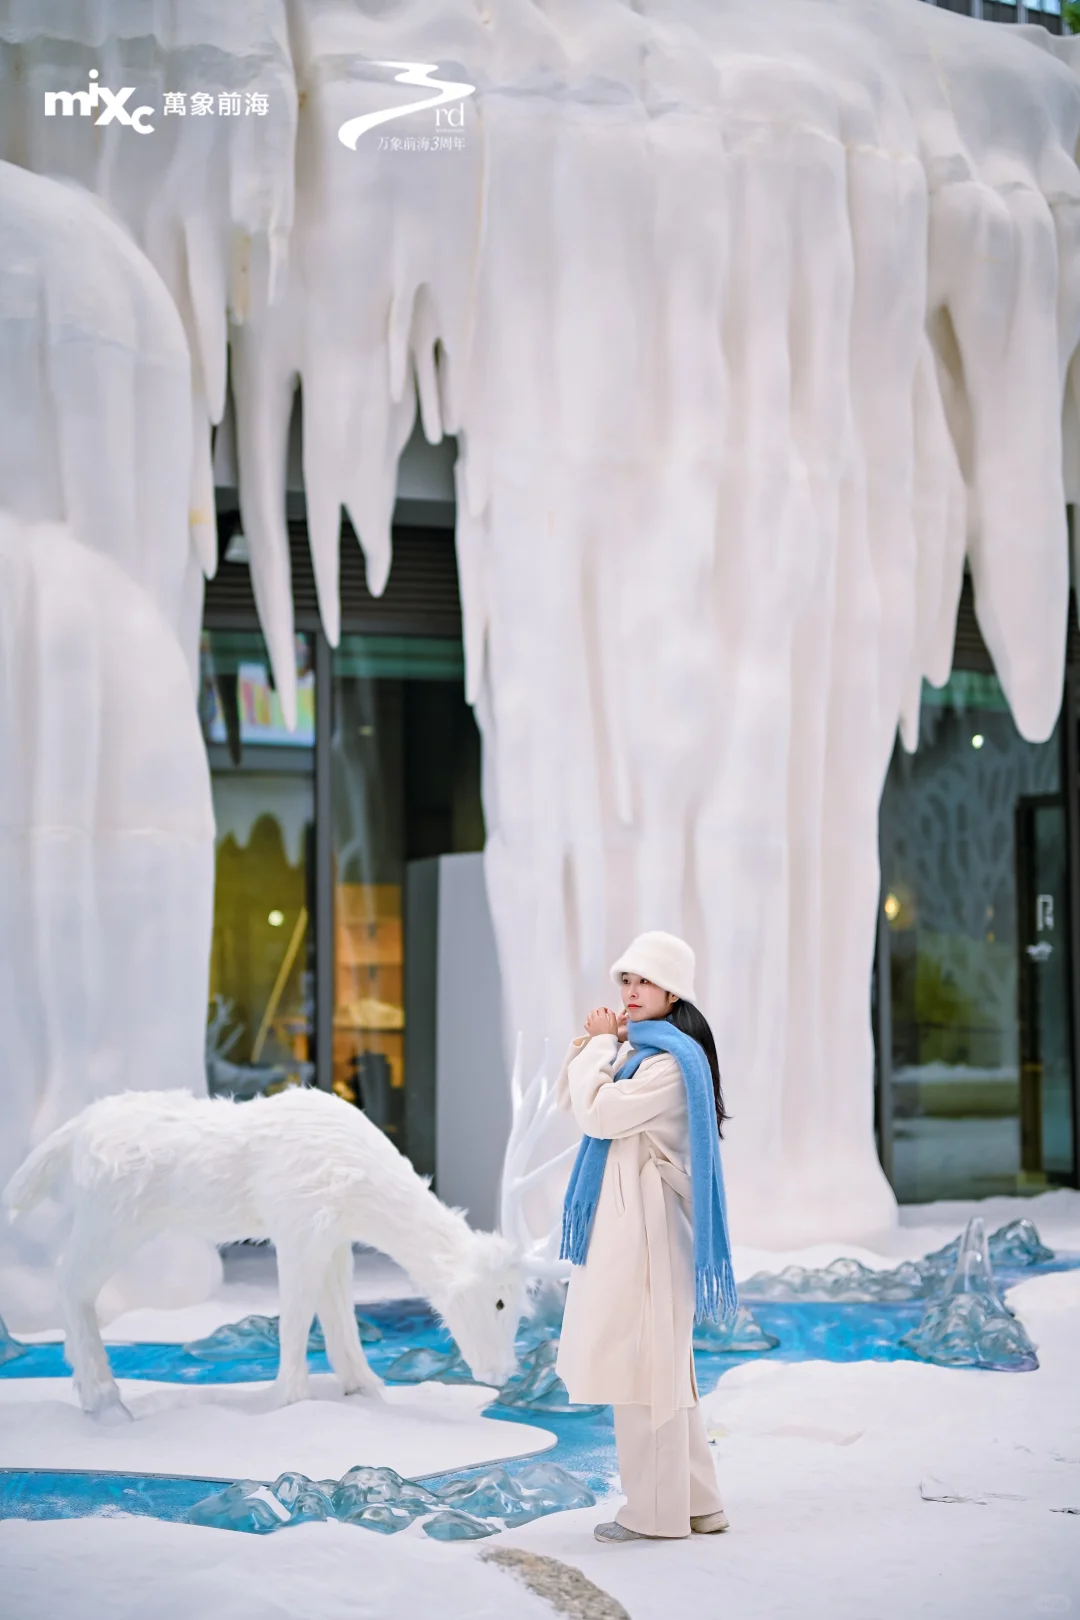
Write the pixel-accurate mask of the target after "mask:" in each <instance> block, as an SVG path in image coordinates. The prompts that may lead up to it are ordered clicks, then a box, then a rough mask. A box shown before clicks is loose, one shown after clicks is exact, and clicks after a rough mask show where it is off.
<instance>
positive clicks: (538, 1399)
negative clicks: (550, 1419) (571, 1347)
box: [495, 1339, 604, 1416]
mask: <svg viewBox="0 0 1080 1620" xmlns="http://www.w3.org/2000/svg"><path fill="white" fill-rule="evenodd" d="M558 1350H559V1341H558V1339H543V1340H542V1341H541V1342H540V1343H539V1344H537V1345H535V1346H534V1348H533V1349H531V1350H528V1351H526V1353H525V1354H524V1355H523V1356H522V1357H521V1366H520V1369H519V1371H518V1372H516V1373H514V1375H513V1377H512V1378H509V1379H508V1380H507V1382H506V1383H505V1384H504V1385H503V1387H502V1389H500V1391H499V1393H498V1395H497V1396H496V1397H495V1405H496V1406H509V1407H514V1408H515V1409H516V1410H518V1411H521V1412H567V1413H575V1414H577V1415H578V1416H584V1415H585V1414H595V1413H597V1412H602V1411H603V1410H604V1408H603V1407H602V1406H575V1405H574V1403H573V1402H572V1401H571V1399H570V1397H569V1395H568V1394H567V1391H566V1385H565V1384H564V1383H563V1381H562V1379H561V1378H560V1377H559V1375H558V1373H557V1372H556V1371H555V1357H556V1356H557V1354H558Z"/></svg>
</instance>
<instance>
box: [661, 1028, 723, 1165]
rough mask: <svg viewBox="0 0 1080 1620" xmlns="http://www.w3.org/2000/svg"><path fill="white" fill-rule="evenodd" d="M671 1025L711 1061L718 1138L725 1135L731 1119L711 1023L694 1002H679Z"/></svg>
mask: <svg viewBox="0 0 1080 1620" xmlns="http://www.w3.org/2000/svg"><path fill="white" fill-rule="evenodd" d="M667 1021H668V1023H669V1024H674V1025H675V1028H676V1029H681V1030H682V1032H683V1034H684V1035H689V1036H690V1038H691V1039H692V1040H695V1041H697V1043H698V1045H699V1046H700V1047H701V1049H702V1051H703V1052H704V1053H705V1056H706V1057H707V1058H708V1060H709V1068H710V1069H711V1070H712V1088H713V1096H714V1097H715V1099H716V1132H717V1135H718V1136H721V1137H722V1136H723V1134H724V1121H725V1119H728V1118H730V1115H729V1114H728V1111H727V1109H726V1108H725V1107H724V1093H723V1092H722V1091H721V1089H720V1060H719V1058H718V1057H717V1055H716V1042H715V1041H714V1040H713V1032H712V1030H711V1029H710V1028H709V1021H708V1019H707V1018H706V1017H705V1014H704V1013H703V1012H700V1011H699V1010H698V1008H697V1007H695V1006H694V1003H693V1002H692V1001H677V1002H676V1003H675V1005H674V1006H673V1007H672V1009H671V1011H670V1012H669V1013H668V1015H667Z"/></svg>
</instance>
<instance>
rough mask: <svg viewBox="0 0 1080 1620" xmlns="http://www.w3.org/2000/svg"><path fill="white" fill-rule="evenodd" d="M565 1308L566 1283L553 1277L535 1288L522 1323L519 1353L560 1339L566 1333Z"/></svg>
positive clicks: (518, 1343)
mask: <svg viewBox="0 0 1080 1620" xmlns="http://www.w3.org/2000/svg"><path fill="white" fill-rule="evenodd" d="M565 1309H566V1283H565V1282H560V1281H558V1280H557V1279H555V1278H551V1279H545V1280H544V1281H543V1282H541V1283H538V1284H536V1285H534V1287H533V1288H532V1290H531V1292H530V1294H529V1297H528V1299H527V1300H526V1303H525V1310H524V1313H523V1314H522V1318H521V1321H520V1323H519V1324H518V1331H517V1338H516V1340H515V1344H516V1347H517V1350H518V1354H519V1355H522V1354H526V1353H527V1352H528V1351H530V1350H534V1349H535V1348H536V1346H537V1345H538V1344H542V1343H543V1342H544V1340H545V1339H557V1338H558V1337H559V1334H560V1333H561V1332H562V1323H563V1312H564V1311H565Z"/></svg>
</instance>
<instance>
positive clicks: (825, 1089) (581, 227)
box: [237, 0, 1080, 1242]
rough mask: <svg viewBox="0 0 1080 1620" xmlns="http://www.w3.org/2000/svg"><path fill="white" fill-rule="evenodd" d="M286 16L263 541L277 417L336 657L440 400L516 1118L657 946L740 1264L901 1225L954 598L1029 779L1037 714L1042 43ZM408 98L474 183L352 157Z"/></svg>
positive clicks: (245, 428) (1079, 99) (428, 16)
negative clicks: (887, 898) (626, 959)
mask: <svg viewBox="0 0 1080 1620" xmlns="http://www.w3.org/2000/svg"><path fill="white" fill-rule="evenodd" d="M296 15H297V24H298V26H297V28H296V30H295V33H294V50H295V52H296V58H297V72H298V75H299V77H300V81H301V84H302V86H303V90H304V107H303V111H302V114H301V118H300V147H299V161H298V186H297V218H296V228H295V232H294V252H293V256H292V262H291V266H290V277H291V280H290V287H289V292H288V295H287V297H286V299H285V301H284V302H283V304H282V305H281V306H280V307H279V308H277V309H275V310H271V311H270V313H269V315H268V317H267V320H266V322H265V323H260V322H259V321H258V320H255V321H252V322H251V323H249V324H248V326H247V328H246V329H245V331H244V333H243V334H241V335H240V339H239V346H238V355H239V358H240V360H241V363H240V364H238V366H237V382H238V387H237V419H238V431H239V435H240V443H241V483H242V484H244V485H246V494H245V497H244V526H245V531H246V532H247V534H248V537H249V541H250V542H251V543H252V545H253V546H254V547H256V548H258V547H268V548H273V549H274V551H275V553H276V554H277V555H278V556H279V557H280V556H281V555H283V549H284V535H283V528H282V517H281V488H282V482H283V476H282V460H283V446H284V442H285V427H286V422H287V415H288V411H289V408H290V405H291V395H292V382H293V378H294V376H298V377H299V379H300V383H301V386H302V389H303V395H304V425H305V442H304V461H305V484H306V491H307V501H308V512H309V521H310V528H311V536H312V547H313V553H314V557H315V561H316V567H317V570H318V575H319V585H320V593H321V601H322V605H323V613H324V619H325V622H326V624H327V627H328V630H329V632H330V634H331V636H332V637H333V635H334V634H335V633H336V625H337V619H336V612H337V610H336V601H335V584H336V581H335V569H336V548H337V533H338V516H339V506H340V505H341V504H345V505H346V506H347V508H348V510H349V513H350V515H351V517H352V519H353V522H354V524H355V526H356V528H357V531H358V533H359V535H360V538H361V542H362V544H363V545H364V547H365V550H366V552H367V557H368V567H369V578H370V579H371V582H372V585H373V587H374V588H375V589H378V588H379V587H380V585H381V583H382V581H383V579H384V578H385V576H386V571H387V566H388V560H389V520H390V513H391V509H392V498H393V487H394V468H395V462H396V457H397V454H398V452H399V450H400V447H401V445H402V443H403V442H404V440H405V439H406V437H407V435H408V433H409V431H410V428H411V426H412V422H413V412H414V404H413V395H414V379H415V386H416V389H417V390H418V392H419V398H420V405H421V410H422V416H423V423H424V428H425V431H426V433H427V435H428V437H429V438H436V437H438V436H439V434H440V433H441V432H444V431H449V432H455V433H456V434H457V435H458V439H459V445H460V446H461V455H460V459H459V463H458V469H457V473H458V480H457V481H458V529H457V546H458V558H459V566H460V574H461V587H462V600H463V606H464V613H465V635H466V650H467V662H468V685H469V696H470V697H471V699H472V700H473V701H474V703H475V704H476V708H477V714H478V717H479V719H480V723H481V727H482V730H483V736H484V744H485V766H484V770H485V780H484V802H485V808H486V812H487V818H488V831H489V839H488V848H487V875H488V883H489V892H490V896H491V902H492V908H493V912H494V916H495V922H496V929H497V935H498V940H499V947H500V959H501V963H502V968H503V973H504V979H505V986H506V996H507V1012H508V1020H507V1022H508V1025H509V1028H510V1029H511V1030H512V1031H514V1030H518V1029H520V1030H522V1031H524V1034H525V1061H526V1064H527V1072H531V1068H532V1065H534V1064H535V1062H536V1061H537V1059H538V1057H539V1053H540V1047H541V1042H542V1040H543V1038H544V1037H545V1036H549V1037H553V1038H554V1039H555V1040H556V1041H557V1042H558V1041H559V1040H561V1039H562V1038H564V1036H565V1034H568V1033H569V1032H570V1031H571V1030H572V1029H573V1028H574V1027H575V1026H576V1025H577V1023H578V1020H579V1018H580V1016H581V1009H582V1008H583V1007H584V1006H586V1005H589V1004H591V1003H592V1002H593V1001H595V999H596V998H597V995H598V994H601V993H603V989H604V985H605V979H604V973H603V970H604V967H605V965H606V963H607V962H608V961H610V960H611V958H612V956H613V955H614V954H615V952H616V950H617V949H618V948H619V946H620V945H621V944H623V943H624V941H625V939H626V938H627V937H629V936H630V935H631V934H632V933H633V932H634V931H635V930H636V929H638V928H641V927H662V928H669V929H672V930H675V931H677V932H683V933H686V934H687V935H688V936H689V937H690V938H691V940H692V941H693V942H694V944H695V946H696V947H697V948H698V951H699V959H700V971H699V982H700V984H701V986H702V992H701V999H702V1001H703V1004H704V1007H705V1009H706V1011H707V1012H708V1014H709V1016H710V1018H711V1019H712V1020H713V1022H714V1024H715V1027H716V1030H717V1035H718V1044H719V1047H720V1051H721V1053H722V1054H723V1064H724V1069H725V1074H726V1080H727V1087H728V1094H729V1098H730V1104H731V1108H732V1113H733V1120H732V1126H731V1131H730V1147H729V1150H728V1162H729V1164H730V1179H729V1186H730V1192H731V1200H732V1208H733V1212H734V1215H733V1219H734V1223H735V1229H736V1232H737V1234H738V1235H740V1236H742V1237H744V1238H750V1237H753V1238H754V1239H755V1240H756V1241H759V1242H765V1241H771V1240H776V1241H779V1242H784V1241H788V1240H792V1239H793V1238H794V1237H795V1235H796V1234H798V1235H799V1236H800V1237H802V1238H804V1239H805V1238H808V1237H810V1236H824V1235H826V1234H828V1233H830V1232H836V1231H841V1230H846V1231H849V1232H850V1231H852V1230H855V1229H858V1228H863V1229H866V1228H871V1227H873V1226H875V1225H879V1224H882V1223H884V1222H887V1221H888V1220H890V1219H891V1218H892V1214H893V1207H894V1206H893V1200H892V1195H891V1192H890V1190H889V1188H888V1186H887V1184H886V1182H885V1180H884V1177H883V1176H882V1174H881V1171H880V1169H879V1167H878V1163H877V1158H876V1154H875V1150H874V1142H873V1131H872V1085H871V1076H872V1063H873V1053H872V1042H871V1031H870V1019H869V1008H868V984H869V978H870V970H871V964H872V960H873V951H874V934H875V918H876V908H877V896H878V862H877V807H878V800H879V796H880V792H881V788H882V783H883V780H884V776H885V772H886V769H887V765H888V760H889V756H890V753H891V750H892V746H893V739H894V737H895V734H896V728H897V724H898V722H902V724H903V731H904V735H905V738H906V739H907V740H908V741H909V742H913V740H914V738H915V736H916V732H917V713H918V703H919V690H920V683H921V680H922V678H923V676H927V677H928V678H930V679H931V680H932V681H935V682H938V683H940V682H941V681H942V680H944V678H945V677H946V676H947V674H948V670H949V663H950V656H951V645H952V634H953V626H954V622H955V613H956V605H957V601H958V597H959V591H960V584H961V577H962V569H963V561H964V556H965V551H966V552H967V554H968V556H969V557H970V563H971V569H972V573H973V577H974V583H975V591H976V600H977V607H978V613H979V618H980V622H981V624H982V627H983V631H984V634H985V636H986V639H987V642H988V644H989V646H990V648H991V651H992V652H993V655H994V658H995V661H996V664H997V667H998V670H999V673H1000V675H1001V679H1002V682H1003V685H1004V687H1005V690H1006V692H1007V694H1008V697H1009V701H1010V703H1011V705H1012V708H1013V712H1014V714H1015V716H1016V719H1017V723H1018V725H1019V726H1020V729H1021V730H1022V732H1023V733H1024V734H1025V735H1026V736H1028V737H1030V738H1043V737H1046V736H1047V735H1048V734H1049V732H1050V730H1051V728H1052V726H1053V723H1054V719H1055V716H1056V713H1057V709H1058V706H1059V701H1060V693H1061V681H1062V668H1063V657H1064V640H1065V622H1066V605H1067V592H1068V559H1067V541H1066V527H1065V488H1064V484H1063V471H1062V434H1061V420H1062V411H1063V408H1064V407H1065V405H1066V379H1067V375H1068V367H1069V363H1070V359H1071V357H1072V354H1073V352H1074V349H1075V346H1076V342H1077V337H1078V318H1080V263H1078V262H1077V256H1076V232H1077V223H1078V219H1080V216H1078V213H1077V208H1076V200H1077V196H1078V188H1080V177H1078V174H1077V170H1076V167H1075V163H1074V154H1075V150H1076V141H1077V132H1078V127H1080V85H1078V83H1077V80H1076V78H1075V76H1074V75H1073V73H1072V72H1071V70H1070V67H1069V66H1068V65H1067V63H1066V62H1064V61H1061V60H1058V59H1057V58H1056V57H1055V56H1054V55H1053V54H1052V51H1051V48H1050V46H1051V41H1050V38H1049V36H1048V35H1044V34H1043V33H1042V31H1033V33H1032V34H1031V36H1029V37H1023V36H1018V35H1017V34H1016V33H1015V32H1013V31H1010V30H1005V29H1000V28H994V27H991V26H989V25H980V24H978V23H973V22H971V21H970V20H968V19H965V18H961V17H957V16H954V15H952V14H950V13H947V12H945V11H942V10H938V9H936V8H933V7H930V6H926V5H923V4H919V3H917V0H789V3H779V4H775V5H772V6H768V7H763V6H761V5H760V3H758V0H724V3H719V0H709V3H705V0H668V3H663V0H645V3H643V4H638V5H635V6H630V5H628V4H625V3H620V0H572V3H571V0H557V3H548V4H545V5H543V6H540V5H536V4H533V3H527V0H504V3H496V0H491V3H490V4H487V5H485V6H479V5H474V4H472V3H465V0H458V3H450V0H441V3H440V0H432V3H429V4H426V5H422V6H420V5H417V6H411V7H409V8H407V9H406V8H404V7H391V8H388V9H387V8H380V9H379V11H378V13H377V14H374V13H372V12H370V11H369V10H368V9H367V8H363V9H361V8H359V7H356V6H352V5H347V4H343V3H341V0H308V3H307V4H305V5H303V6H301V7H298V8H297V14H296ZM1040 42H1041V43H1040ZM1044 47H1045V48H1044ZM1055 47H1056V42H1055ZM1056 48H1060V49H1062V50H1065V51H1067V50H1068V49H1069V44H1068V42H1066V44H1065V45H1064V46H1061V47H1056ZM387 61H398V62H404V61H425V62H431V63H436V62H437V63H438V64H439V68H440V72H441V74H442V75H443V76H444V77H447V78H452V79H455V80H457V79H462V80H465V81H467V82H469V83H472V84H474V85H475V86H476V94H475V97H474V98H471V99H470V100H469V101H468V102H466V103H465V104H464V105H465V112H464V131H465V135H466V140H465V145H464V147H463V148H462V149H461V150H459V151H454V152H440V153H438V154H435V153H431V154H428V153H425V152H424V151H423V150H422V149H421V150H407V149H405V148H404V146H403V147H402V148H401V149H399V150H396V151H395V150H393V149H383V150H379V149H378V148H377V146H376V143H375V140H374V137H373V136H366V137H364V138H362V140H361V141H360V142H358V143H357V147H356V150H355V151H353V150H350V149H349V148H348V147H346V146H345V145H344V144H343V143H342V142H341V141H340V140H339V139H338V136H337V131H338V128H339V127H340V125H341V123H342V122H344V121H345V119H346V118H348V117H355V116H357V115H358V114H360V113H363V112H367V111H370V110H372V109H373V108H376V107H378V106H380V105H383V106H385V105H393V104H394V101H393V98H394V97H395V96H396V97H397V98H398V99H399V101H400V102H404V101H405V100H407V99H409V98H410V97H412V98H413V99H415V98H416V92H415V90H409V89H405V88H399V87H397V86H395V85H394V84H392V83H391V82H390V81H391V79H392V77H393V75H392V71H391V70H389V69H387V68H386V67H385V66H378V65H377V64H379V63H386V62H387ZM434 119H435V114H433V113H431V112H426V113H417V114H413V115H410V118H409V119H402V120H400V121H399V122H398V123H397V124H396V125H394V126H393V127H394V128H395V129H396V130H397V131H398V132H399V133H401V134H404V133H406V132H409V131H411V132H414V133H416V132H429V131H430V130H433V129H434ZM365 140H366V141H367V145H366V146H365V144H364V141H365ZM1067 398H1068V411H1067V414H1069V415H1070V419H1071V422H1072V427H1071V439H1072V441H1075V439H1076V433H1075V418H1074V417H1073V416H1072V411H1073V404H1072V402H1073V394H1072V391H1071V389H1070V390H1069V392H1068V396H1067ZM1074 459H1075V458H1074ZM276 566H277V569H278V572H279V574H280V573H281V572H282V564H281V563H278V564H277V565H276Z"/></svg>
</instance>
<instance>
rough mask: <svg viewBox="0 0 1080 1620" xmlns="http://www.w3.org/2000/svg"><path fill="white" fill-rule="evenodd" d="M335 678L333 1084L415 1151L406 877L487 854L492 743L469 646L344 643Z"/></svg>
mask: <svg viewBox="0 0 1080 1620" xmlns="http://www.w3.org/2000/svg"><path fill="white" fill-rule="evenodd" d="M333 668H334V693H333V733H332V742H331V749H332V783H333V847H334V956H335V963H334V978H335V984H334V1061H333V1085H334V1090H335V1091H336V1092H338V1094H339V1095H340V1096H343V1097H347V1098H349V1099H350V1100H352V1101H355V1102H357V1103H358V1104H359V1106H361V1107H362V1108H363V1109H364V1110H365V1112H366V1113H368V1115H369V1116H370V1117H371V1118H372V1119H373V1120H375V1122H376V1123H377V1124H378V1125H379V1126H381V1127H382V1129H383V1130H385V1131H386V1132H387V1134H388V1135H389V1136H390V1137H391V1139H392V1140H393V1141H394V1142H395V1143H396V1144H397V1145H398V1146H399V1147H401V1148H402V1149H403V1151H406V1152H407V1151H409V1144H408V1141H407V1137H406V1106H405V1097H406V1092H405V1041H406V1038H407V1027H406V1008H405V996H404V973H405V939H404V927H403V920H404V895H405V882H406V871H407V866H408V863H409V862H410V861H412V860H415V859H418V858H421V857H424V856H429V855H438V854H448V853H452V852H455V851H461V850H470V849H481V848H482V847H483V840H484V829H483V817H482V814H481V811H480V769H479V736H478V733H477V730H476V725H475V722H474V720H473V716H472V712H471V710H470V709H469V707H468V705H467V704H466V702H465V697H464V690H463V676H464V671H463V659H462V649H461V644H460V642H458V641H456V640H441V639H440V640H436V639H427V638H424V637H417V636H408V637H394V636H361V635H353V636H343V637H342V640H341V644H340V647H339V648H338V649H337V651H336V652H335V654H334V665H333ZM413 1147H414V1150H415V1149H417V1147H418V1144H415V1143H414V1144H413Z"/></svg>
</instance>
